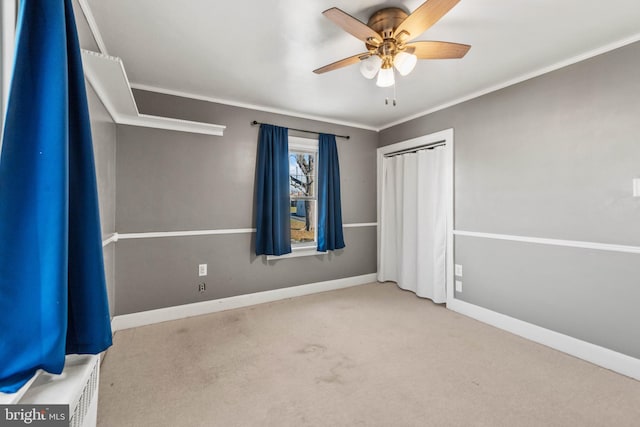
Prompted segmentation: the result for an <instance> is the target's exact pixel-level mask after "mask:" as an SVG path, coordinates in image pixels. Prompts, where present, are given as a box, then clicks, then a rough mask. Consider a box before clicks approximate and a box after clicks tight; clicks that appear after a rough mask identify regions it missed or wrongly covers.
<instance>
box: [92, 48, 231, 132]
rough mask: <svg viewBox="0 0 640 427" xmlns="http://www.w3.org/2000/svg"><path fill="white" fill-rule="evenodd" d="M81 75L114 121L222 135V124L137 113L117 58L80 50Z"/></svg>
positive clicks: (121, 64)
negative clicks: (83, 75) (82, 68)
mask: <svg viewBox="0 0 640 427" xmlns="http://www.w3.org/2000/svg"><path fill="white" fill-rule="evenodd" d="M82 64H83V67H84V74H85V77H86V78H87V80H88V81H89V83H90V84H91V86H92V87H93V89H94V90H95V91H96V93H97V94H98V97H99V98H100V100H101V101H102V103H103V104H104V106H105V108H106V109H107V111H109V114H111V117H113V120H114V121H115V122H116V123H117V124H122V125H131V126H143V127H151V128H158V129H168V130H174V131H180V132H192V133H201V134H205V135H217V136H222V134H223V132H224V129H225V128H226V126H223V125H215V124H211V123H203V122H193V121H190V120H182V119H173V118H169V117H160V116H151V115H148V114H140V112H139V111H138V106H137V105H136V100H135V98H134V97H133V93H132V92H131V85H130V84H129V79H128V78H127V73H126V72H125V70H124V64H123V63H122V60H121V59H120V58H117V57H115V56H109V55H104V54H102V53H97V52H92V51H90V50H85V49H83V50H82Z"/></svg>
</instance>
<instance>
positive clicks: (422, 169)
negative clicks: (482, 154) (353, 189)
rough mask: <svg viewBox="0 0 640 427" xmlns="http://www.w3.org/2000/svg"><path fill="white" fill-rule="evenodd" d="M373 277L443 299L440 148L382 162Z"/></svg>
mask: <svg viewBox="0 0 640 427" xmlns="http://www.w3.org/2000/svg"><path fill="white" fill-rule="evenodd" d="M382 174H383V175H382V197H381V212H380V216H381V223H380V266H379V270H378V280H379V281H381V282H384V281H387V280H390V281H393V282H396V283H397V284H398V286H399V287H400V288H402V289H406V290H409V291H412V292H415V293H416V295H418V296H420V297H423V298H429V299H431V300H433V301H434V302H436V303H443V302H445V301H446V295H447V293H446V247H447V223H446V221H447V210H446V205H445V179H444V178H445V148H444V147H436V148H433V149H423V150H420V151H417V152H414V153H407V154H402V155H397V156H394V157H386V158H384V159H383V163H382Z"/></svg>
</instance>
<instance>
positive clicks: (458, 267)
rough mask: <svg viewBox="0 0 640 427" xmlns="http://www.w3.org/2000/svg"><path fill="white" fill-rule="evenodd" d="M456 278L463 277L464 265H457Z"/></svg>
mask: <svg viewBox="0 0 640 427" xmlns="http://www.w3.org/2000/svg"><path fill="white" fill-rule="evenodd" d="M456 276H459V277H462V264H456Z"/></svg>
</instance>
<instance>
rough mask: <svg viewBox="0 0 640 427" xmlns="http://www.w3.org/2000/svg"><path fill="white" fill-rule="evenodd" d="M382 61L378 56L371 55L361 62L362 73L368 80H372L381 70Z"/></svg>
mask: <svg viewBox="0 0 640 427" xmlns="http://www.w3.org/2000/svg"><path fill="white" fill-rule="evenodd" d="M381 66H382V59H381V58H380V57H379V56H378V55H371V56H370V57H368V58H367V59H364V60H362V61H360V73H361V74H362V75H363V76H364V77H365V78H367V79H372V78H374V77H375V76H376V74H377V73H378V70H380V67H381Z"/></svg>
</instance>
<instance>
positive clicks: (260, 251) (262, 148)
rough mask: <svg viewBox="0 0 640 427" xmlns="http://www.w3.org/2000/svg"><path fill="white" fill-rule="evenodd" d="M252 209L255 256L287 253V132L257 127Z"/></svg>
mask: <svg viewBox="0 0 640 427" xmlns="http://www.w3.org/2000/svg"><path fill="white" fill-rule="evenodd" d="M255 209H256V255H284V254H288V253H291V229H290V227H289V216H290V215H291V214H290V202H289V129H287V128H283V127H280V126H274V125H267V124H261V125H260V135H259V136H258V159H257V162H256V206H255Z"/></svg>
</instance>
